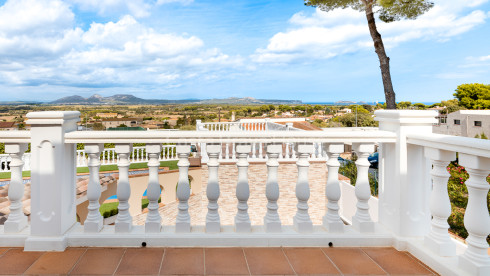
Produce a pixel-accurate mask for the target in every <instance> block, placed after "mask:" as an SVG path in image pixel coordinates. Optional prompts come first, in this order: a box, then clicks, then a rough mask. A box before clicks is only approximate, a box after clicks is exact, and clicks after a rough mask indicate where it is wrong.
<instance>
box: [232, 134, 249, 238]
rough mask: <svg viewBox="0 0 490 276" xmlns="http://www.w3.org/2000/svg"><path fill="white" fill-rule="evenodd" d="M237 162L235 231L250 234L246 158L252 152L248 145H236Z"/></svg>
mask: <svg viewBox="0 0 490 276" xmlns="http://www.w3.org/2000/svg"><path fill="white" fill-rule="evenodd" d="M235 147H236V152H237V155H238V161H237V163H236V165H237V167H238V181H237V185H236V197H237V199H238V206H237V208H238V212H237V214H236V216H235V230H236V231H237V232H240V233H242V232H250V231H251V230H252V228H251V222H250V217H249V215H248V204H247V201H248V198H249V197H250V188H249V186H248V185H249V184H248V165H249V163H248V161H247V157H248V155H249V154H250V151H251V150H252V146H251V145H250V144H239V143H238V144H236V146H235Z"/></svg>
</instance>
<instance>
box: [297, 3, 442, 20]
mask: <svg viewBox="0 0 490 276" xmlns="http://www.w3.org/2000/svg"><path fill="white" fill-rule="evenodd" d="M366 4H367V5H371V6H372V7H373V8H376V9H375V10H376V11H377V13H378V14H379V19H380V20H381V21H384V22H393V21H397V20H401V19H415V18H417V17H418V16H419V15H421V14H424V13H425V12H426V11H428V10H430V9H431V8H432V7H433V6H434V2H432V1H427V0H410V1H407V0H305V5H307V6H317V7H319V8H320V9H321V10H323V11H331V10H334V9H339V8H340V9H346V8H353V9H354V10H358V11H361V12H364V11H365V9H366Z"/></svg>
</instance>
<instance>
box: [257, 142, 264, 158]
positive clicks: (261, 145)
mask: <svg viewBox="0 0 490 276" xmlns="http://www.w3.org/2000/svg"><path fill="white" fill-rule="evenodd" d="M258 145H259V159H260V160H262V159H263V158H264V149H263V147H264V143H262V142H260V143H259V144H258Z"/></svg>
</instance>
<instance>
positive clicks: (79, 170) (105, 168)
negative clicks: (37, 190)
mask: <svg viewBox="0 0 490 276" xmlns="http://www.w3.org/2000/svg"><path fill="white" fill-rule="evenodd" d="M177 162H178V161H177V160H175V161H162V162H160V167H169V168H170V170H176V169H178V168H179V167H177ZM147 168H148V165H147V163H136V164H131V165H130V166H129V169H130V170H135V169H147ZM107 171H117V165H102V166H100V172H107ZM88 172H89V171H88V167H80V168H77V173H88ZM22 176H23V177H30V176H31V171H24V172H22ZM0 179H10V172H2V173H0Z"/></svg>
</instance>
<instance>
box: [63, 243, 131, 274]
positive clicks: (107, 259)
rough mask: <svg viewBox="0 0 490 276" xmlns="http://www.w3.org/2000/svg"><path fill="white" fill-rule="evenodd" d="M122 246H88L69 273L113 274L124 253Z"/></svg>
mask: <svg viewBox="0 0 490 276" xmlns="http://www.w3.org/2000/svg"><path fill="white" fill-rule="evenodd" d="M125 250H126V249H124V248H90V249H87V252H85V254H84V255H83V256H82V258H81V259H80V261H79V262H78V264H77V265H76V266H75V268H73V271H72V272H71V273H70V274H72V275H80V274H82V275H83V274H85V275H107V274H113V273H114V271H115V270H116V268H117V266H118V265H119V262H120V260H121V258H122V256H123V254H124V251H125Z"/></svg>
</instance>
